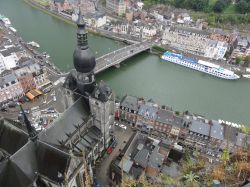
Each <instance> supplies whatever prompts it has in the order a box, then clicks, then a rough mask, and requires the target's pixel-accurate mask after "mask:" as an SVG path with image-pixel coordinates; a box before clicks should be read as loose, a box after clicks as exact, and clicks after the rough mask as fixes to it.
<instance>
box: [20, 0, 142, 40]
mask: <svg viewBox="0 0 250 187" xmlns="http://www.w3.org/2000/svg"><path fill="white" fill-rule="evenodd" d="M23 1H24V2H25V3H27V4H28V5H30V6H32V7H33V8H36V9H38V10H40V11H42V12H44V13H46V14H48V15H50V16H52V17H54V18H57V19H59V20H61V21H64V22H66V23H68V24H70V25H73V26H75V27H76V24H75V22H74V21H72V20H71V19H69V18H67V17H64V16H63V15H61V14H59V13H57V12H54V11H50V10H48V9H47V8H45V7H43V6H42V5H40V4H39V3H36V2H35V1H33V0H23ZM87 30H88V32H90V33H92V34H95V35H99V36H103V37H106V38H110V39H113V40H116V41H121V42H124V41H126V42H127V43H130V44H133V43H138V42H139V41H136V40H131V39H129V38H126V37H122V35H120V34H117V33H113V32H109V31H105V30H101V29H98V28H97V29H95V28H90V27H88V28H87ZM118 35H119V36H118Z"/></svg>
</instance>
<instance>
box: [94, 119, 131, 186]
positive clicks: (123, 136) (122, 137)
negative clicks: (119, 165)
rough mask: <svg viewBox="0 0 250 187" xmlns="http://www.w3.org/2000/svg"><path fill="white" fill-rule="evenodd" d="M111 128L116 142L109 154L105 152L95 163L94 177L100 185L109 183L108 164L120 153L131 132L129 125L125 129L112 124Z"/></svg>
mask: <svg viewBox="0 0 250 187" xmlns="http://www.w3.org/2000/svg"><path fill="white" fill-rule="evenodd" d="M115 123H116V122H115ZM113 130H114V135H115V137H116V141H117V143H118V144H117V146H116V147H115V149H114V150H113V152H112V153H111V154H110V155H108V154H105V156H104V157H103V158H101V159H100V160H98V163H97V164H96V171H97V172H96V178H97V181H98V183H100V184H101V186H109V185H110V183H111V180H110V178H109V167H110V164H111V162H112V160H114V159H115V158H116V157H117V156H118V155H119V154H120V150H122V149H123V148H124V147H125V145H126V143H127V141H128V140H129V138H130V137H131V136H132V134H133V130H132V128H131V127H130V126H127V129H126V130H125V129H123V128H121V127H119V126H116V125H114V129H113ZM98 171H102V172H98Z"/></svg>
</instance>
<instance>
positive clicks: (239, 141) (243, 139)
mask: <svg viewBox="0 0 250 187" xmlns="http://www.w3.org/2000/svg"><path fill="white" fill-rule="evenodd" d="M246 138H247V135H246V134H244V133H241V132H239V133H238V136H237V139H236V145H238V146H244V144H245V143H246V141H247V139H246Z"/></svg>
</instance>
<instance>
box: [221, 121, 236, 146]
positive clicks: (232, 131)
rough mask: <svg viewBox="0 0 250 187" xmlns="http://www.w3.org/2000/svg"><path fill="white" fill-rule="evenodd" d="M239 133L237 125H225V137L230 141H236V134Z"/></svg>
mask: <svg viewBox="0 0 250 187" xmlns="http://www.w3.org/2000/svg"><path fill="white" fill-rule="evenodd" d="M237 134H238V129H237V128H235V127H231V126H229V125H225V127H224V137H225V139H228V141H230V142H233V143H235V142H236V138H237V137H236V136H237Z"/></svg>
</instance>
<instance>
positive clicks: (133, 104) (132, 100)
mask: <svg viewBox="0 0 250 187" xmlns="http://www.w3.org/2000/svg"><path fill="white" fill-rule="evenodd" d="M120 105H121V106H122V107H126V108H129V109H130V110H134V111H138V98H137V97H134V96H130V95H127V96H125V97H123V99H122V101H121V104H120Z"/></svg>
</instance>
